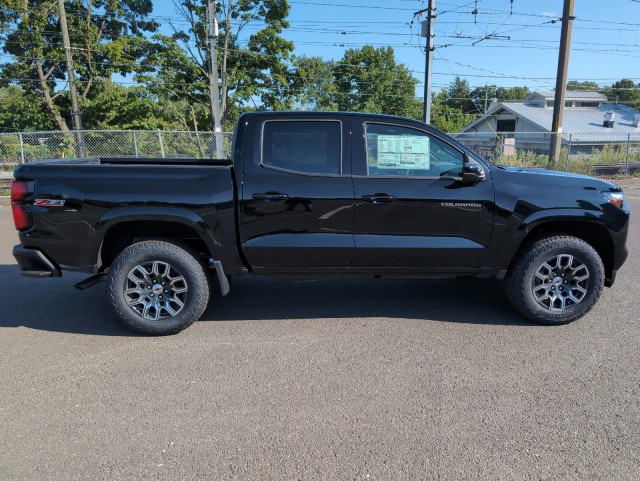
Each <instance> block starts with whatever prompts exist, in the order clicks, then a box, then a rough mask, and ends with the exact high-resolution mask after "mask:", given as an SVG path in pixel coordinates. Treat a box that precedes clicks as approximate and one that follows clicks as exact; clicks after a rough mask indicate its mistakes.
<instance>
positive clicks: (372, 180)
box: [352, 117, 494, 273]
mask: <svg viewBox="0 0 640 481" xmlns="http://www.w3.org/2000/svg"><path fill="white" fill-rule="evenodd" d="M352 148H353V173H354V175H353V184H354V190H355V197H356V214H355V222H354V239H355V244H356V253H355V257H354V261H353V264H352V266H353V267H354V268H357V267H380V268H388V269H391V270H394V269H396V270H398V271H399V272H406V271H413V272H415V273H419V272H422V273H430V272H432V273H438V272H442V273H445V272H446V273H475V272H477V271H478V269H479V268H480V266H481V265H482V261H483V259H484V257H485V255H486V252H487V249H488V247H489V244H490V240H491V231H492V225H493V201H494V192H493V187H492V183H491V180H490V179H489V178H487V179H486V180H484V181H481V182H476V183H473V184H470V183H463V182H462V181H461V176H462V170H463V164H464V162H465V159H467V158H466V156H465V154H464V152H463V151H462V150H460V149H459V148H457V147H455V146H454V145H453V144H452V143H450V141H448V140H447V138H446V136H444V135H442V136H441V135H438V134H437V133H436V132H435V131H432V130H431V129H428V128H426V127H425V126H422V125H421V124H417V123H412V122H410V121H407V122H404V121H402V120H400V119H398V120H395V119H389V120H388V121H386V120H381V119H380V118H374V117H372V118H370V119H364V120H363V121H362V122H358V123H357V125H356V122H355V121H354V124H353V146H352ZM485 170H486V175H487V176H488V175H490V174H489V171H488V169H485ZM452 177H457V178H458V179H459V180H454V179H452Z"/></svg>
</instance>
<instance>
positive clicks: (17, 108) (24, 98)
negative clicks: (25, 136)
mask: <svg viewBox="0 0 640 481" xmlns="http://www.w3.org/2000/svg"><path fill="white" fill-rule="evenodd" d="M55 128H56V125H55V122H54V121H53V120H52V119H51V117H50V116H49V115H48V114H47V113H46V112H45V111H43V109H42V102H41V101H40V98H39V97H38V96H37V95H34V94H33V93H29V92H25V91H24V90H22V89H21V88H20V87H17V86H15V85H12V86H10V87H7V88H0V132H5V131H10V132H11V131H25V130H55Z"/></svg>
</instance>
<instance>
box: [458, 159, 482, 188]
mask: <svg viewBox="0 0 640 481" xmlns="http://www.w3.org/2000/svg"><path fill="white" fill-rule="evenodd" d="M464 160H465V162H464V166H463V167H462V182H464V183H465V184H475V183H476V182H482V181H484V180H485V179H486V174H485V172H484V168H483V167H482V165H480V164H479V163H478V162H476V161H475V160H473V159H470V158H469V157H467V156H466V155H465V159H464Z"/></svg>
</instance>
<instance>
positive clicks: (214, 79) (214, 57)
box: [207, 0, 222, 159]
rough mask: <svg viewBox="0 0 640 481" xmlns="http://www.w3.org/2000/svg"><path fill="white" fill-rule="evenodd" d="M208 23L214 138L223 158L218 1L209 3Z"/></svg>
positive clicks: (210, 96)
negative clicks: (219, 81) (219, 83)
mask: <svg viewBox="0 0 640 481" xmlns="http://www.w3.org/2000/svg"><path fill="white" fill-rule="evenodd" d="M207 23H208V25H209V58H210V59H211V72H210V74H209V99H210V102H209V104H210V107H211V117H212V118H213V136H214V142H215V144H216V157H217V158H218V159H221V158H222V129H221V128H220V87H219V85H218V49H217V42H218V19H217V18H216V1H215V0H208V1H207Z"/></svg>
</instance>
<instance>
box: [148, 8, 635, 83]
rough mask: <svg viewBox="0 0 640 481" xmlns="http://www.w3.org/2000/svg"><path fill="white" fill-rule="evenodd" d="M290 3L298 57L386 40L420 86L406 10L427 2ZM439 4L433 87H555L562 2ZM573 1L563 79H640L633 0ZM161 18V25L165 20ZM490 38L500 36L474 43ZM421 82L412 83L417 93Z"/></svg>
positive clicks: (418, 51)
mask: <svg viewBox="0 0 640 481" xmlns="http://www.w3.org/2000/svg"><path fill="white" fill-rule="evenodd" d="M289 3H290V5H291V11H290V15H289V21H290V23H291V28H290V29H288V30H287V31H286V32H285V33H284V36H285V37H286V38H287V39H289V40H292V41H293V42H294V43H295V46H296V49H295V53H296V54H298V55H302V54H306V55H313V56H320V57H323V58H325V59H340V58H341V57H342V55H343V53H344V51H345V50H346V49H348V48H359V47H362V46H363V45H365V44H373V45H375V46H378V47H379V46H386V45H391V46H393V48H394V50H395V52H396V58H397V59H398V61H399V62H401V63H404V64H405V65H406V66H407V67H408V68H409V69H410V70H412V71H413V72H414V76H415V77H416V78H417V79H419V80H420V84H421V85H422V83H423V79H424V40H425V39H424V38H421V37H420V36H419V34H420V20H421V18H416V19H414V15H413V14H414V12H415V11H417V10H421V9H423V8H426V6H427V2H426V0H424V1H423V0H386V1H383V0H290V2H289ZM436 3H437V4H436V7H437V12H436V13H437V18H436V35H435V39H434V45H435V47H436V50H435V52H434V64H433V71H434V76H433V86H434V90H439V89H440V88H441V87H444V86H447V85H448V84H449V83H450V82H451V81H452V80H453V79H454V78H455V76H456V75H459V76H460V77H462V78H466V79H468V80H469V83H470V85H471V87H476V86H481V85H485V84H496V85H498V86H505V87H508V86H521V85H526V86H528V87H529V88H531V89H539V88H547V89H550V88H553V87H554V85H555V74H556V69H557V61H558V46H559V40H560V22H555V23H554V22H553V20H554V19H556V18H559V17H561V15H562V7H563V0H538V1H532V0H528V1H527V0H477V1H474V0H445V1H440V0H437V2H436ZM575 3H576V6H575V12H574V14H575V16H576V20H575V21H574V24H573V38H572V49H571V55H570V67H569V79H570V80H592V81H595V82H597V83H598V84H602V85H606V84H611V83H612V82H613V81H615V80H619V79H621V78H632V79H633V80H634V81H635V82H636V83H638V82H640V1H636V0H610V1H609V2H602V1H597V0H576V2H575ZM474 9H477V14H476V15H474V14H473V11H474ZM154 15H159V16H174V18H175V8H174V6H173V5H172V3H171V2H169V1H160V0H156V3H155V9H154ZM412 20H413V23H412ZM159 21H160V22H161V24H163V27H162V29H163V30H164V31H165V32H168V31H169V29H170V27H169V26H168V22H166V21H165V22H163V20H162V19H159ZM258 28H259V25H255V26H249V27H248V28H247V29H246V35H249V34H250V33H252V32H255V31H256V30H257V29H258ZM492 35H493V36H495V37H497V38H494V39H486V40H481V39H482V38H483V37H485V36H492ZM502 37H509V38H508V39H507V38H502ZM479 40H481V41H479ZM478 41H479V42H478ZM474 42H477V43H476V45H475V46H474V45H473V43H474ZM421 85H420V86H419V87H418V88H417V94H419V95H421V92H422V86H421Z"/></svg>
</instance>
